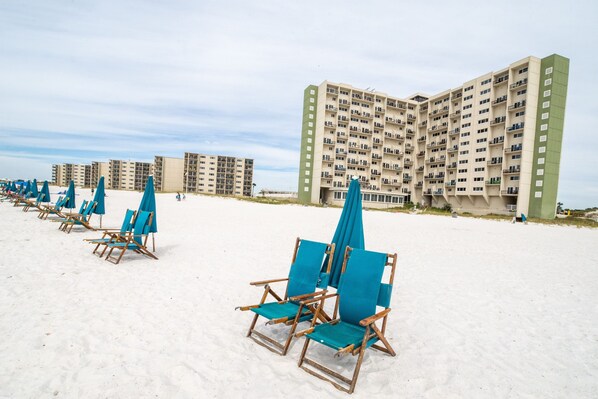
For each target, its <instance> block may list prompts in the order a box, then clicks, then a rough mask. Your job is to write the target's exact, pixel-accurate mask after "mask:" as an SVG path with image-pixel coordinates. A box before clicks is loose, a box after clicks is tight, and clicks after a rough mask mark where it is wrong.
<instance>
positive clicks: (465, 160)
mask: <svg viewBox="0 0 598 399" xmlns="http://www.w3.org/2000/svg"><path fill="white" fill-rule="evenodd" d="M459 163H460V164H465V163H467V159H462V160H460V161H459Z"/></svg>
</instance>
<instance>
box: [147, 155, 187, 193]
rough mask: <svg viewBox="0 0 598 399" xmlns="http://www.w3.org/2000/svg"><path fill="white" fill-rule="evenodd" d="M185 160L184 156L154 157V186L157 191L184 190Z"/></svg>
mask: <svg viewBox="0 0 598 399" xmlns="http://www.w3.org/2000/svg"><path fill="white" fill-rule="evenodd" d="M184 173H185V161H184V160H183V158H170V157H162V156H158V155H156V156H155V157H154V186H155V188H156V191H170V192H175V191H183V180H184Z"/></svg>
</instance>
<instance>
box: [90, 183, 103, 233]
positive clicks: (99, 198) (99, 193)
mask: <svg viewBox="0 0 598 399" xmlns="http://www.w3.org/2000/svg"><path fill="white" fill-rule="evenodd" d="M105 191H106V190H105V189H104V176H102V177H100V180H99V181H98V187H97V188H96V193H95V195H94V197H93V201H94V202H95V203H96V207H95V208H94V209H93V213H95V214H96V215H100V228H101V227H102V215H103V214H105V213H106V204H105V203H106V200H105V198H106V193H105Z"/></svg>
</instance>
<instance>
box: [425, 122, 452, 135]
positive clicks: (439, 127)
mask: <svg viewBox="0 0 598 399" xmlns="http://www.w3.org/2000/svg"><path fill="white" fill-rule="evenodd" d="M446 128H448V123H446V122H444V123H441V124H440V125H434V126H432V127H431V128H429V129H428V132H430V133H433V132H438V131H440V130H442V129H446Z"/></svg>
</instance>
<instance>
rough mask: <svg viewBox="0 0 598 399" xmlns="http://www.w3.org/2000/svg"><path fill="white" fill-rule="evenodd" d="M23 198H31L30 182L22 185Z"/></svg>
mask: <svg viewBox="0 0 598 399" xmlns="http://www.w3.org/2000/svg"><path fill="white" fill-rule="evenodd" d="M24 188H25V189H24V190H23V196H24V197H25V198H29V197H30V196H31V180H27V183H25V185H24Z"/></svg>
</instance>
